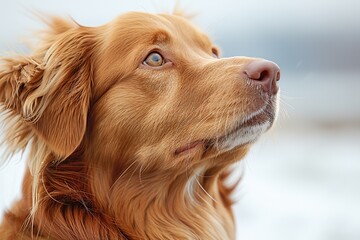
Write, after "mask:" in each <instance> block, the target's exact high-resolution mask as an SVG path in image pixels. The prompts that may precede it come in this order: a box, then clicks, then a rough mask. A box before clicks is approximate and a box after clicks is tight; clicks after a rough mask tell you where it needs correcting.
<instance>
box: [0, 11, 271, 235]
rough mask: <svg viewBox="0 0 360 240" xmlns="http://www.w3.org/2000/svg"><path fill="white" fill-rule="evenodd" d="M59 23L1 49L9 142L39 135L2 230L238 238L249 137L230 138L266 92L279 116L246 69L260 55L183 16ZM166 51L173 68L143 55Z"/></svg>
mask: <svg viewBox="0 0 360 240" xmlns="http://www.w3.org/2000/svg"><path fill="white" fill-rule="evenodd" d="M48 25H49V30H47V31H45V32H44V33H43V34H42V35H41V40H40V42H39V43H38V44H37V46H38V47H37V48H36V49H34V51H33V52H32V54H31V55H29V56H12V57H10V58H2V59H1V61H2V65H1V66H0V103H1V104H2V106H3V107H2V110H1V111H2V112H3V114H2V115H3V117H4V121H5V124H6V125H5V126H6V130H7V132H6V136H5V142H4V143H5V144H6V145H7V147H8V150H9V153H10V154H11V153H13V152H16V151H23V150H24V149H25V148H29V156H28V165H29V168H28V170H27V172H26V175H25V177H24V182H23V189H22V192H23V195H22V198H21V199H20V200H19V201H17V202H16V203H15V204H14V205H13V207H12V208H11V210H10V211H8V212H6V213H5V216H4V220H3V222H2V224H1V225H0V236H1V239H67V240H71V239H73V240H79V239H222V240H224V239H225V240H226V239H235V229H234V217H233V214H232V211H231V205H232V201H231V199H230V193H231V192H232V190H233V187H229V186H226V184H225V183H224V180H225V179H226V177H227V175H228V174H229V171H228V167H229V166H230V165H231V164H232V163H234V162H235V161H237V160H239V159H241V158H242V157H243V156H244V155H245V154H246V153H247V151H248V148H249V146H250V144H251V142H249V143H246V144H242V145H240V146H237V147H235V148H232V149H230V150H229V149H223V148H222V147H221V141H222V139H223V138H224V136H226V135H227V134H228V133H230V132H231V131H232V130H233V129H234V126H236V125H238V123H239V121H240V120H241V119H245V118H246V117H247V116H249V115H251V114H252V113H253V112H255V111H257V110H258V109H259V108H261V107H262V106H263V105H266V104H267V105H269V106H270V107H269V109H270V110H269V111H268V112H267V114H266V115H265V116H264V117H265V118H269V119H270V120H269V121H270V122H271V123H272V122H273V118H274V115H275V110H274V109H275V107H274V106H275V103H274V102H275V100H274V98H273V97H264V94H263V93H261V90H259V89H258V88H256V86H254V85H252V84H250V83H249V81H246V79H243V77H242V75H241V74H240V73H241V72H242V71H243V68H244V67H245V66H246V65H247V64H248V63H250V62H252V61H254V60H256V59H252V58H245V57H234V58H224V59H218V58H215V57H214V56H212V55H213V54H218V50H217V48H216V47H214V45H213V44H212V42H211V41H210V39H209V38H208V37H207V36H206V35H205V34H203V33H202V32H200V31H199V30H198V29H196V28H195V27H194V26H192V25H191V24H190V23H189V22H188V21H187V20H186V19H185V18H184V17H181V16H175V15H167V14H158V15H153V14H146V13H135V12H133V13H128V14H124V15H122V16H120V17H118V18H117V19H115V20H114V21H112V22H110V23H108V24H106V25H103V26H100V27H93V28H90V27H84V26H80V25H78V24H76V23H74V22H71V21H67V20H62V19H58V18H54V19H52V20H51V21H49V23H48ZM154 51H157V52H159V53H161V54H162V55H163V56H164V58H165V59H167V62H166V63H165V64H164V65H163V66H162V67H151V66H147V65H146V64H143V61H144V59H145V58H146V56H148V55H149V53H150V52H154ZM190 145H191V147H190ZM184 146H185V147H184ZM186 146H187V148H186Z"/></svg>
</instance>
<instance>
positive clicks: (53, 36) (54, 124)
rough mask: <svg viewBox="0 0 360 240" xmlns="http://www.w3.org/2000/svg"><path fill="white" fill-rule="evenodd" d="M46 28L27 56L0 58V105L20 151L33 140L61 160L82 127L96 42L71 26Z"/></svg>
mask: <svg viewBox="0 0 360 240" xmlns="http://www.w3.org/2000/svg"><path fill="white" fill-rule="evenodd" d="M49 25H50V31H48V32H45V33H44V34H43V39H42V40H41V41H40V44H39V46H40V47H39V48H38V49H37V50H35V51H34V53H33V54H32V55H31V56H20V57H13V58H2V59H0V60H1V62H2V64H1V66H0V103H1V104H3V105H4V107H5V109H6V110H7V113H8V114H7V120H8V122H9V121H10V122H12V125H9V126H6V129H7V131H8V134H7V135H8V136H11V138H12V139H13V141H15V142H16V143H17V145H18V146H17V147H18V148H23V147H24V145H26V144H27V141H29V140H30V139H31V137H32V136H36V137H37V138H38V140H42V141H44V143H45V144H46V145H47V146H48V147H49V148H50V149H51V151H52V152H53V153H54V154H55V155H56V156H58V157H61V158H65V157H67V156H68V155H70V154H71V153H72V152H73V151H74V150H75V149H76V148H77V147H78V146H79V144H80V143H81V140H82V138H83V136H84V133H85V129H86V122H87V112H88V108H89V102H90V96H91V83H92V72H93V69H92V63H91V54H92V52H93V45H94V38H93V37H92V36H91V33H90V29H88V28H84V27H81V26H78V25H76V24H74V23H70V22H66V21H63V20H60V19H53V21H51V22H50V23H49ZM15 118H17V121H14V119H15Z"/></svg>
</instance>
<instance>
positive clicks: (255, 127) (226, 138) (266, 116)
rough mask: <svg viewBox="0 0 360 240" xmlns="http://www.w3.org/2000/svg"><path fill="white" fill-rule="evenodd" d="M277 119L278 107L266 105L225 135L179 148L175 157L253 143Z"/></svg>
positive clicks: (236, 124) (226, 149) (225, 149)
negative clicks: (198, 151)
mask: <svg viewBox="0 0 360 240" xmlns="http://www.w3.org/2000/svg"><path fill="white" fill-rule="evenodd" d="M275 118H276V107H275V106H273V104H266V105H265V106H264V107H262V108H260V109H259V110H257V111H255V112H253V113H251V114H249V115H248V116H246V117H245V118H243V119H241V120H240V121H238V122H236V123H235V124H233V127H232V128H230V130H229V131H227V132H225V134H221V135H218V136H215V137H212V138H209V139H203V140H196V141H193V142H190V143H188V144H186V145H183V146H181V147H179V148H177V149H176V150H175V155H182V154H185V153H190V152H192V151H197V150H199V149H200V150H203V151H204V152H205V151H208V150H210V149H213V148H215V149H217V150H218V151H221V152H223V151H229V150H231V149H233V148H235V147H241V146H244V145H247V144H250V143H253V142H255V141H256V140H257V139H258V138H259V137H260V136H261V135H262V134H263V133H264V132H266V131H267V130H268V129H270V128H271V126H272V125H273V123H274V121H275Z"/></svg>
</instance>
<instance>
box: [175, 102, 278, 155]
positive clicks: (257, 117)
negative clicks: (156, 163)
mask: <svg viewBox="0 0 360 240" xmlns="http://www.w3.org/2000/svg"><path fill="white" fill-rule="evenodd" d="M270 109H271V106H270V105H269V104H266V105H265V106H264V107H262V108H260V109H259V110H258V111H256V112H254V113H253V114H250V115H249V116H247V117H245V118H244V119H242V120H241V121H240V122H238V123H237V124H235V126H234V127H233V128H232V129H231V130H230V131H229V132H226V133H225V134H223V135H220V136H216V137H211V138H208V139H202V140H196V141H193V142H189V143H187V144H184V145H183V146H181V147H179V148H177V149H176V150H175V155H180V154H183V153H185V152H188V151H191V150H193V149H194V148H197V147H199V146H201V147H202V148H203V150H204V151H207V150H209V149H210V148H211V147H212V146H213V145H214V143H216V142H219V141H220V142H221V141H223V140H225V139H226V138H227V137H228V136H230V135H231V134H233V133H235V132H237V131H238V130H239V129H241V128H245V127H249V126H255V125H258V124H261V123H263V122H266V121H270V122H272V121H273V119H269V117H270V116H269V115H268V114H267V112H269V111H271V110H270Z"/></svg>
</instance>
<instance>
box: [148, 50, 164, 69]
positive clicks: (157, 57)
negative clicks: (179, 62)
mask: <svg viewBox="0 0 360 240" xmlns="http://www.w3.org/2000/svg"><path fill="white" fill-rule="evenodd" d="M164 62H165V61H164V58H163V57H162V56H161V54H160V53H158V52H153V53H150V54H149V55H148V56H147V57H146V59H145V61H144V62H143V63H144V64H145V65H148V66H150V67H159V66H161V65H163V64H164Z"/></svg>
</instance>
